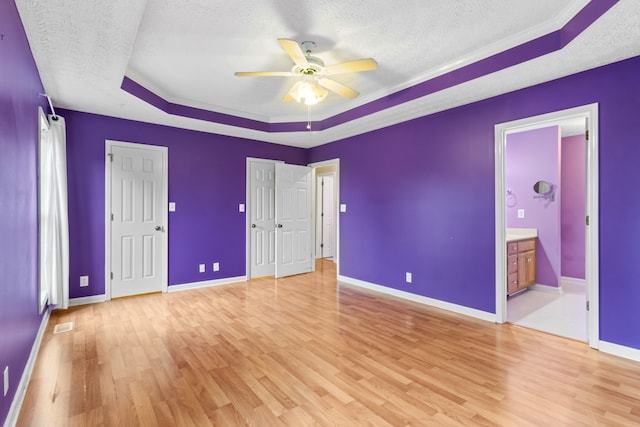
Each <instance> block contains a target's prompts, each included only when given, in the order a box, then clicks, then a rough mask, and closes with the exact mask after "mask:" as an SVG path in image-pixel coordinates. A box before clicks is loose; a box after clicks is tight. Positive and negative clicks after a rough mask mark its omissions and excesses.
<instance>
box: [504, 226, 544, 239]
mask: <svg viewBox="0 0 640 427" xmlns="http://www.w3.org/2000/svg"><path fill="white" fill-rule="evenodd" d="M536 237H538V229H537V228H507V239H506V240H507V243H508V242H517V241H518V240H527V239H535V238H536Z"/></svg>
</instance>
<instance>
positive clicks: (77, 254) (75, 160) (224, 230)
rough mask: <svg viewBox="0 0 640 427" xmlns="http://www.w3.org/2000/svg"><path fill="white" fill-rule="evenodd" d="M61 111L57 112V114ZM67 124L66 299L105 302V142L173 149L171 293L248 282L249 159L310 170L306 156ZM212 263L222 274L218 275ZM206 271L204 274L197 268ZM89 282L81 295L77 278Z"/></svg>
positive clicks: (163, 132)
mask: <svg viewBox="0 0 640 427" xmlns="http://www.w3.org/2000/svg"><path fill="white" fill-rule="evenodd" d="M56 112H58V111H57V110H56ZM59 114H60V115H62V116H63V117H65V120H66V123H67V155H68V160H67V167H68V177H69V223H70V230H69V239H70V244H69V251H70V257H71V263H70V266H69V270H70V272H69V282H70V283H69V296H70V298H77V297H83V296H92V295H100V294H103V293H104V291H105V283H104V206H105V205H104V200H105V195H104V185H105V183H104V163H105V140H107V139H110V140H116V141H125V142H135V143H141V144H152V145H159V146H166V147H168V148H169V201H172V202H176V211H175V212H169V286H171V285H176V284H185V283H193V282H199V281H203V280H213V279H220V278H225V277H235V276H243V275H245V214H244V213H240V212H238V204H240V203H245V192H246V184H245V182H246V175H245V174H246V158H247V157H262V158H269V159H278V160H284V161H286V162H288V163H293V164H306V152H305V150H303V149H299V148H292V147H286V146H283V145H276V144H269V143H264V142H257V141H251V140H246V139H240V138H233V137H227V136H220V135H212V134H208V133H203V132H196V131H190V130H184V129H177V128H172V127H167V126H160V125H154V124H148V123H140V122H136V121H131V120H123V119H117V118H111V117H106V116H99V115H95V114H88V113H80V112H76V111H69V110H60V112H59ZM213 262H220V271H218V272H213V271H212V268H211V265H212V264H213ZM200 263H205V264H206V265H207V271H206V273H199V272H198V264H200ZM82 275H88V276H90V280H89V286H88V287H85V288H80V286H79V283H80V276H82Z"/></svg>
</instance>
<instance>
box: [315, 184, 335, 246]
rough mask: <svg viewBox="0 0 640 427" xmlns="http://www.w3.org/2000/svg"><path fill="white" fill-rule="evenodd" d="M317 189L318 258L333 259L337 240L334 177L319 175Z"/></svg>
mask: <svg viewBox="0 0 640 427" xmlns="http://www.w3.org/2000/svg"><path fill="white" fill-rule="evenodd" d="M316 189H317V191H316V194H317V200H316V206H317V210H316V218H317V221H316V223H317V227H316V258H333V257H334V255H335V249H334V248H335V240H336V238H335V235H336V233H335V222H334V210H335V197H334V191H333V189H334V175H333V174H329V175H319V176H318V177H317V183H316Z"/></svg>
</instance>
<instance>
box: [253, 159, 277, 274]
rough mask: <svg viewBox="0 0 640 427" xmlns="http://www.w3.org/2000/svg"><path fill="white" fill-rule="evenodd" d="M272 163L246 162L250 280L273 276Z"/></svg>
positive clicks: (273, 208)
mask: <svg viewBox="0 0 640 427" xmlns="http://www.w3.org/2000/svg"><path fill="white" fill-rule="evenodd" d="M275 173H276V171H275V164H274V162H261V161H255V160H252V161H250V163H249V179H250V182H249V188H250V192H251V194H250V196H249V197H250V200H249V224H250V233H251V236H250V243H249V246H250V251H249V258H250V261H249V267H250V269H251V270H250V271H251V273H250V277H251V278H256V277H264V276H273V275H275V271H276V270H275V266H276V254H275V250H276V232H275V222H276V220H275V217H276V205H275V203H276V202H275V191H276V189H275V185H276V177H275Z"/></svg>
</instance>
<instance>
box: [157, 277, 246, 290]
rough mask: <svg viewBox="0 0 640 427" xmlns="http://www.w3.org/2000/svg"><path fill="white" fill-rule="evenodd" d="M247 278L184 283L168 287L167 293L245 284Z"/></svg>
mask: <svg viewBox="0 0 640 427" xmlns="http://www.w3.org/2000/svg"><path fill="white" fill-rule="evenodd" d="M246 281H247V276H237V277H225V278H224V279H216V280H204V281H202V282H194V283H185V284H182V285H172V286H169V289H168V292H178V291H187V290H189V289H198V288H208V287H209V286H220V285H228V284H231V283H238V282H246Z"/></svg>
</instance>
